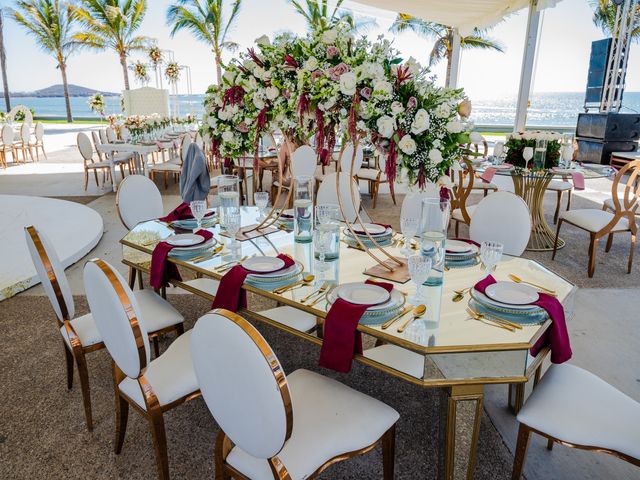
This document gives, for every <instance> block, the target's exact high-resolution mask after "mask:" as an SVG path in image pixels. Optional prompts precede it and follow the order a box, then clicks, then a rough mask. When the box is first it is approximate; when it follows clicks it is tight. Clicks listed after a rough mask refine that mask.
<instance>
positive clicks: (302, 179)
mask: <svg viewBox="0 0 640 480" xmlns="http://www.w3.org/2000/svg"><path fill="white" fill-rule="evenodd" d="M313 184H314V179H313V177H309V176H306V175H300V176H297V177H295V178H294V179H293V238H294V240H295V241H296V242H298V243H309V242H311V241H312V240H313Z"/></svg>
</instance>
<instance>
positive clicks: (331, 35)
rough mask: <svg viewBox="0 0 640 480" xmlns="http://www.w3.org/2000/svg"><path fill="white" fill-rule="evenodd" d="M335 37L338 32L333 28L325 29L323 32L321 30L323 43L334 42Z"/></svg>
mask: <svg viewBox="0 0 640 480" xmlns="http://www.w3.org/2000/svg"><path fill="white" fill-rule="evenodd" d="M337 38H338V32H337V31H335V30H334V29H331V30H325V31H324V32H322V43H324V44H325V45H332V44H334V43H335V41H336V39H337Z"/></svg>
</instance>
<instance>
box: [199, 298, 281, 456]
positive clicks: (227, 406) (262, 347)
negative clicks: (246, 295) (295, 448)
mask: <svg viewBox="0 0 640 480" xmlns="http://www.w3.org/2000/svg"><path fill="white" fill-rule="evenodd" d="M191 357H192V359H193V367H194V369H195V372H196V377H197V378H198V384H199V385H200V390H201V392H202V396H203V398H204V401H205V402H206V403H207V406H208V407H209V410H210V411H211V414H212V415H213V417H214V418H215V420H216V422H217V423H218V425H220V428H221V429H222V430H223V431H224V432H225V433H226V434H227V436H228V437H229V438H230V439H231V441H232V442H233V443H234V444H236V445H237V446H238V447H240V448H241V449H242V450H244V451H245V452H247V453H248V454H249V455H252V456H254V457H257V458H263V459H266V458H270V457H273V456H274V455H276V454H277V453H278V452H279V451H280V450H281V449H282V446H283V445H284V442H285V441H286V440H287V437H288V435H289V434H288V428H287V427H288V426H289V428H291V421H292V420H291V417H290V413H289V418H288V415H287V407H286V406H285V401H286V402H287V403H288V404H289V406H290V397H289V390H288V387H287V385H286V378H285V376H284V372H283V370H282V367H281V365H280V362H279V361H278V358H277V357H276V356H275V354H274V353H273V351H272V350H271V348H270V347H269V345H268V344H267V342H266V340H265V339H264V338H263V337H262V335H260V333H259V332H258V331H257V330H256V329H255V328H254V327H253V326H252V325H250V324H249V323H248V322H247V321H246V320H244V319H243V318H241V317H239V316H238V315H235V314H233V313H231V312H228V311H226V310H214V311H213V312H210V313H207V314H206V315H204V316H203V317H201V318H200V319H199V320H198V321H197V322H196V325H195V327H194V328H193V335H192V336H191ZM277 376H278V377H279V379H280V385H279V382H278V380H277V379H276V377H277ZM281 389H282V390H281ZM283 391H284V393H283ZM289 412H291V409H289ZM288 420H289V421H288Z"/></svg>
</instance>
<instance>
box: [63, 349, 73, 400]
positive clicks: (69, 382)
mask: <svg viewBox="0 0 640 480" xmlns="http://www.w3.org/2000/svg"><path fill="white" fill-rule="evenodd" d="M62 348H64V358H65V360H66V364H67V390H71V388H72V387H73V353H71V352H70V351H69V349H68V348H67V344H66V343H64V340H63V341H62Z"/></svg>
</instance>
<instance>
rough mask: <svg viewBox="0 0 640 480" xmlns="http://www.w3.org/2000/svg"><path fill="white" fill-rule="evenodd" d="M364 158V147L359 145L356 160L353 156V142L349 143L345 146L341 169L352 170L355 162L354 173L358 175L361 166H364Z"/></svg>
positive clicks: (343, 170)
mask: <svg viewBox="0 0 640 480" xmlns="http://www.w3.org/2000/svg"><path fill="white" fill-rule="evenodd" d="M363 159H364V149H363V148H362V147H361V146H358V150H357V151H356V158H355V161H354V158H353V144H351V143H350V144H349V145H347V146H346V147H345V149H344V152H343V153H342V161H341V163H340V171H341V172H344V173H349V174H350V172H351V162H354V164H353V174H354V175H356V174H357V173H358V172H359V171H360V168H362V160H363Z"/></svg>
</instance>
